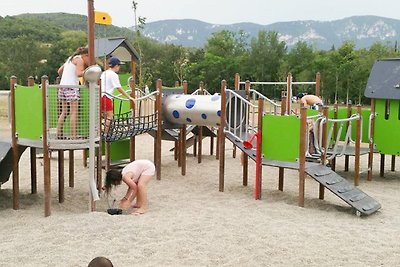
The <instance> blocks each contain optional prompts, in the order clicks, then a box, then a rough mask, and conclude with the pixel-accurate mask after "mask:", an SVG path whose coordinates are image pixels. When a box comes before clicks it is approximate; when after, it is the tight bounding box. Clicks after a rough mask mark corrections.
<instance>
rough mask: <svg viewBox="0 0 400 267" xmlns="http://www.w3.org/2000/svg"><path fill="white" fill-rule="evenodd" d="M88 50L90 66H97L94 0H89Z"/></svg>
mask: <svg viewBox="0 0 400 267" xmlns="http://www.w3.org/2000/svg"><path fill="white" fill-rule="evenodd" d="M87 4H88V7H87V9H88V18H87V22H88V23H87V25H88V50H89V64H90V65H94V64H96V59H95V54H94V0H88V1H87Z"/></svg>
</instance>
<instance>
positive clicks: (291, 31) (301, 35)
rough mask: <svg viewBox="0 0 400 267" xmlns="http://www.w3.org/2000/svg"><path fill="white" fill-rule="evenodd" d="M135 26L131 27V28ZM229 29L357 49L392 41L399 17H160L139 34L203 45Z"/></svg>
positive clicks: (398, 28) (319, 46)
mask: <svg viewBox="0 0 400 267" xmlns="http://www.w3.org/2000/svg"><path fill="white" fill-rule="evenodd" d="M132 29H134V28H132ZM222 30H229V31H231V32H235V33H238V32H239V31H243V32H244V33H246V34H247V35H248V38H249V40H250V39H251V38H253V37H257V34H258V32H259V31H261V30H265V31H274V32H277V33H278V36H279V39H280V40H281V41H285V42H286V44H287V46H288V47H289V48H290V47H291V46H293V45H294V44H296V43H297V42H298V41H305V42H307V43H308V44H310V45H312V46H313V47H315V48H316V49H322V50H327V49H331V48H332V47H333V46H334V47H340V46H341V44H343V42H345V41H351V42H354V43H355V45H356V48H357V49H360V48H368V47H370V46H371V45H372V44H374V43H376V42H381V43H384V44H388V45H393V46H394V45H395V44H396V43H397V42H396V41H397V39H398V35H399V33H400V20H396V19H391V18H385V17H377V16H354V17H348V18H344V19H340V20H333V21H314V20H304V21H290V22H278V23H273V24H269V25H260V24H255V23H236V24H229V25H222V24H210V23H206V22H202V21H198V20H193V19H182V20H172V19H171V20H161V21H156V22H149V23H146V25H145V26H144V29H143V31H142V34H143V35H145V36H147V37H149V38H152V39H155V40H157V41H159V42H163V43H170V44H176V45H182V46H187V47H202V46H204V44H205V43H206V42H207V39H208V38H209V37H210V36H211V34H212V33H214V32H218V31H222Z"/></svg>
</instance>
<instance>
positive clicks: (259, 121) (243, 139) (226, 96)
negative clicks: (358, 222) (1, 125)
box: [0, 1, 398, 216]
mask: <svg viewBox="0 0 400 267" xmlns="http://www.w3.org/2000/svg"><path fill="white" fill-rule="evenodd" d="M89 2H90V1H89ZM88 9H89V16H88V25H89V42H88V43H89V57H90V59H91V64H94V62H95V57H96V56H95V51H96V53H97V51H100V52H99V53H100V55H97V56H99V57H104V58H105V59H106V58H107V57H108V56H109V55H111V54H113V55H116V56H118V57H120V58H121V59H122V61H128V60H124V59H123V57H125V56H128V57H129V56H130V57H131V58H130V60H131V72H132V73H131V74H132V75H131V76H132V77H135V73H134V69H135V61H136V60H137V59H138V58H137V54H135V53H134V50H132V49H131V47H129V45H128V44H127V43H124V42H123V41H122V42H121V40H119V39H118V38H116V39H109V40H108V41H110V42H113V44H114V45H112V46H111V47H108V46H107V44H108V43H110V42H107V41H106V42H105V43H102V42H98V43H97V44H95V42H94V31H93V28H92V27H91V26H93V24H94V23H93V19H94V18H93V7H92V6H90V5H89V8H88ZM116 44H117V45H116ZM96 45H97V48H96V49H95V46H96ZM115 46H117V48H116V47H115ZM120 47H122V48H120ZM102 48H103V50H101V49H102ZM130 50H131V51H130ZM132 53H133V54H132ZM106 64H107V63H106ZM94 80H95V79H92V82H91V83H90V85H91V87H92V89H93V90H90V91H93V93H94V97H92V96H91V97H88V96H84V97H83V99H85V98H86V99H87V103H88V104H87V106H89V107H90V108H88V109H87V110H86V112H84V114H88V113H89V114H90V116H89V117H90V119H87V123H86V125H85V126H83V127H81V128H80V130H79V131H78V132H79V138H78V139H76V140H68V139H66V140H62V139H61V140H60V139H58V138H57V134H54V133H55V132H54V126H55V125H54V120H51V119H50V121H48V119H49V118H56V117H57V116H56V114H57V107H58V103H57V101H56V100H55V94H54V92H55V91H56V89H57V88H58V86H57V85H49V84H48V83H47V81H46V78H45V77H43V79H42V85H41V89H40V90H41V92H40V90H32V92H29V91H28V90H15V89H16V88H18V87H19V86H17V85H16V84H15V79H12V81H14V82H12V83H11V86H10V87H11V99H12V101H11V103H12V110H11V114H12V136H13V140H12V146H7V144H5V145H4V144H2V143H0V144H1V146H2V147H5V150H7V153H5V155H4V156H3V155H0V156H1V157H0V159H1V160H0V164H3V163H4V164H5V163H7V160H4V159H9V158H10V157H11V158H12V166H13V172H12V173H13V207H14V209H18V207H19V203H18V157H19V156H20V155H21V153H22V152H23V150H24V149H25V148H27V147H30V149H31V168H32V173H34V169H35V168H36V163H35V159H34V158H35V157H34V156H32V155H35V154H36V153H35V149H36V148H42V149H43V153H44V155H45V157H44V173H45V177H44V180H45V216H48V215H50V197H51V194H50V172H49V170H50V161H49V151H50V150H56V151H58V155H59V201H60V202H62V201H63V189H62V187H63V183H64V181H63V172H62V171H60V170H62V169H63V152H64V150H69V151H70V167H71V159H72V166H73V152H72V154H71V151H73V150H76V149H84V150H85V151H86V149H87V148H90V149H91V152H90V153H89V154H90V155H91V159H90V169H91V170H90V173H91V174H93V177H90V178H89V182H90V187H91V194H90V200H91V201H90V206H91V210H93V209H94V208H95V205H94V202H93V201H92V200H95V199H96V198H97V197H98V194H97V191H96V190H97V189H96V185H95V182H96V180H95V178H94V176H95V175H97V188H98V187H99V186H101V185H100V184H99V183H100V182H101V171H100V170H101V161H102V159H101V153H100V151H101V147H102V144H103V143H102V142H100V138H102V139H103V140H104V141H105V154H106V168H108V167H109V166H110V162H107V160H109V159H110V153H111V150H112V148H111V143H113V144H117V143H118V142H119V141H124V140H125V142H126V140H129V141H128V142H129V150H128V151H129V160H134V159H135V136H136V135H138V134H142V133H150V132H152V131H153V132H154V137H155V138H154V162H155V165H156V172H157V179H161V141H162V140H163V138H162V134H163V131H164V130H165V129H169V128H170V129H180V130H179V133H178V136H177V138H176V139H175V143H176V144H177V146H176V148H178V149H179V152H176V150H175V152H176V153H177V155H178V156H179V160H178V164H180V165H181V167H182V174H183V175H184V174H185V170H186V161H185V157H186V148H187V146H186V141H187V140H186V134H187V131H188V129H190V126H187V125H197V126H199V127H204V126H210V127H215V128H217V129H218V141H217V158H218V159H219V162H220V167H219V190H220V191H224V169H225V138H227V139H228V140H230V141H231V142H232V143H233V144H234V145H235V146H237V147H239V149H241V150H242V151H243V152H244V159H243V162H244V164H243V185H247V179H248V177H247V176H248V175H247V171H248V158H249V157H250V158H251V159H253V160H254V161H255V162H256V179H255V181H256V182H255V198H256V199H260V198H261V188H262V166H272V167H278V168H279V190H283V184H284V169H285V168H288V169H295V170H298V171H299V206H304V188H305V175H307V174H308V175H309V176H311V177H312V178H313V179H315V180H316V181H317V182H319V184H320V190H319V198H320V199H323V198H324V188H328V189H329V190H330V191H331V192H333V193H334V194H335V195H337V196H338V197H340V198H341V199H343V200H344V201H345V202H346V203H348V204H349V205H350V206H352V207H353V208H354V209H355V210H356V211H357V213H358V214H364V215H369V214H371V213H373V212H375V211H376V210H378V209H379V208H380V204H379V203H378V202H376V201H375V200H374V199H372V198H371V197H370V196H368V195H367V194H365V193H363V192H361V191H360V190H359V189H357V188H356V187H355V186H353V185H351V184H350V183H349V182H347V180H345V179H344V178H342V177H340V176H339V175H337V174H336V173H335V172H334V171H333V170H331V169H330V168H328V167H326V166H325V164H326V162H327V160H332V162H333V163H334V160H335V157H336V156H337V155H339V154H343V155H344V154H346V152H345V151H347V148H348V146H347V145H348V144H349V143H351V141H352V137H351V136H352V134H353V129H354V128H356V130H355V141H354V143H355V146H354V151H355V152H354V153H353V154H354V155H355V161H356V164H355V166H358V167H359V155H360V140H361V138H362V133H361V117H362V116H361V110H360V108H357V110H356V112H355V113H356V114H355V116H348V117H346V118H341V119H339V118H330V117H329V115H328V114H329V113H328V110H327V108H323V110H322V111H323V112H321V113H318V114H309V115H308V114H307V110H306V109H305V108H301V110H300V114H298V115H297V116H294V115H292V113H293V112H292V104H291V103H292V102H291V98H292V96H293V90H292V85H296V84H309V85H316V95H317V96H319V95H320V92H319V86H320V76H319V74H317V76H316V81H315V82H305V83H298V82H293V80H292V77H291V75H290V74H289V75H288V77H287V81H286V83H281V82H278V83H268V82H264V84H286V86H287V90H286V91H285V92H286V93H284V94H282V104H281V105H277V104H276V103H274V101H271V100H270V99H268V98H266V97H265V96H263V95H262V94H260V93H259V92H257V91H256V90H252V89H251V88H250V87H251V84H256V83H254V82H253V83H251V82H249V81H246V82H245V83H244V84H245V90H239V87H240V84H243V83H241V82H240V78H239V76H238V77H237V78H236V77H235V90H229V89H227V85H226V82H225V81H222V82H221V93H220V95H213V96H210V95H203V94H198V95H196V94H194V95H190V96H189V95H185V94H183V93H182V92H173V91H172V90H171V91H169V92H168V91H167V90H162V82H161V80H158V81H157V83H156V91H155V92H153V93H152V94H150V95H146V96H139V97H137V99H136V100H137V105H136V106H135V105H133V104H131V103H128V102H127V101H125V100H124V99H122V98H120V97H119V96H114V108H115V109H116V108H117V109H118V111H117V112H116V110H115V109H114V112H115V114H117V115H116V116H115V117H114V118H113V119H112V120H111V121H109V123H110V125H111V127H110V130H109V131H107V132H105V133H104V134H103V135H101V134H100V131H101V129H102V127H103V126H104V125H103V126H102V124H101V122H100V113H99V112H98V113H96V110H97V111H99V108H96V106H95V103H96V101H97V103H98V101H99V96H100V93H99V92H98V87H97V86H96V85H95V83H94ZM259 84H262V83H259ZM129 87H130V88H135V80H134V79H130V82H129ZM185 87H186V89H185ZM183 88H184V89H183V90H184V91H185V90H186V92H187V83H184V84H183ZM80 89H82V91H85V90H86V89H87V88H86V87H85V86H82V87H80ZM95 90H97V93H95ZM22 91H23V92H24V93H23V94H30V93H33V94H36V96H33V95H32V96H26V95H24V98H27V97H29V99H42V102H41V103H40V104H39V105H38V104H36V105H33V108H31V109H27V106H26V105H25V106H24V105H22V104H18V101H19V100H18V99H22V98H21V97H20V96H18V94H19V93H20V92H22ZM38 91H39V92H40V93H41V97H38V95H40V94H39V92H38ZM51 91H53V93H47V92H51ZM27 92H29V93H27ZM167 92H168V93H167ZM131 95H132V96H133V97H136V96H137V94H136V92H135V90H131ZM96 98H97V100H96ZM89 100H90V101H89ZM118 101H119V104H117V103H116V102H118ZM83 102H84V101H83ZM266 104H267V106H269V109H268V108H266V107H265V105H266ZM83 106H84V105H83ZM387 106H388V104H386V105H385V107H386V111H385V117H387V116H386V114H388V112H387V110H388V109H390V110H392V108H387ZM51 107H52V108H51ZM397 108H398V104H397ZM25 109H27V110H29V111H26V110H25ZM37 110H39V111H41V112H37ZM390 113H391V112H390ZM24 114H25V116H27V114H29V116H38V114H41V115H42V116H38V119H39V122H40V123H38V125H39V126H41V127H39V129H40V130H35V131H29V130H30V129H26V128H24V124H23V123H21V121H19V122H18V120H17V118H24ZM164 114H165V116H164ZM80 117H82V116H80ZM84 117H85V116H83V118H84ZM94 118H97V119H98V121H97V122H96V121H95V120H94ZM373 119H374V118H372V119H371V121H373ZM307 120H313V121H314V125H317V126H316V127H315V128H314V139H313V140H314V143H315V144H316V150H317V152H318V153H310V151H308V149H307V148H308V147H309V143H310V141H311V138H309V137H308V134H307V132H308V131H307ZM83 121H85V120H82V122H83ZM52 123H53V124H52ZM104 123H106V122H104V121H103V124H104ZM338 123H340V124H341V125H340V126H337V125H338ZM352 123H356V127H352V126H351V125H352ZM89 124H90V126H89ZM168 125H170V126H168ZM172 125H173V126H172ZM329 125H330V128H329V129H332V130H329V131H328V127H329ZM343 125H346V127H344V126H343ZM68 127H71V126H68V123H67V128H66V129H68ZM188 127H189V128H188ZM337 127H339V129H342V128H343V127H344V128H346V130H345V131H343V134H342V133H341V130H339V131H338V132H337V131H336V128H337ZM200 129H201V128H200ZM289 129H290V130H289ZM371 129H374V128H373V127H372V128H371ZM373 131H374V130H371V131H367V132H368V133H371V136H373ZM202 133H203V130H199V136H200V135H201V134H202ZM343 136H344V137H343ZM343 138H344V139H343ZM371 138H372V137H369V138H367V139H368V140H371ZM25 139H26V140H25ZM201 139H202V138H199V140H201ZM378 140H379V138H378ZM339 141H342V142H343V147H342V150H340V149H339V147H338V144H339ZM122 144H123V145H122V146H124V145H126V143H125V144H124V143H122ZM370 146H371V144H370ZM199 147H201V143H199ZM252 147H255V149H254V148H252ZM10 148H11V151H12V154H11V156H10V153H8V151H9V150H10ZM95 149H97V152H96V153H95V152H94V150H95ZM117 150H118V148H117ZM211 151H212V150H211ZM338 151H342V152H340V153H338ZM371 151H372V150H371ZM381 151H382V152H384V151H383V150H381ZM371 153H372V152H370V156H371ZM391 153H392V151H391ZM2 154H3V153H2ZM389 154H390V153H389ZM95 155H96V158H97V164H95V161H94V157H95ZM392 155H393V154H392ZM397 155H398V152H397ZM307 158H308V159H312V160H314V161H317V162H307V161H306V159H307ZM357 161H358V163H357ZM369 162H370V161H369ZM371 163H372V161H371ZM72 168H73V167H72ZM96 168H97V169H96ZM2 170H3V169H2ZM369 170H372V167H371V168H369ZM72 173H73V172H72ZM356 173H358V170H357V167H356ZM70 175H71V171H70ZM0 178H1V177H0ZM70 178H71V177H70ZM32 181H33V182H35V184H36V176H34V175H33V176H32ZM70 181H71V179H70ZM354 183H355V185H358V178H355V180H354ZM34 191H35V192H36V189H35V185H34V183H32V192H34Z"/></svg>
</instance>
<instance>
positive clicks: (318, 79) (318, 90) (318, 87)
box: [315, 72, 321, 98]
mask: <svg viewBox="0 0 400 267" xmlns="http://www.w3.org/2000/svg"><path fill="white" fill-rule="evenodd" d="M315 95H316V96H318V97H319V98H321V73H319V72H317V75H316V76H315Z"/></svg>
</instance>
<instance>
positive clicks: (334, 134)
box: [331, 102, 339, 171]
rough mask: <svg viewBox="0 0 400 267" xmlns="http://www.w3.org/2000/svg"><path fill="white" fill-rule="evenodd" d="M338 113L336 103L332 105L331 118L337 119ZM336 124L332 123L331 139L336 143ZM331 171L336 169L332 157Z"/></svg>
mask: <svg viewBox="0 0 400 267" xmlns="http://www.w3.org/2000/svg"><path fill="white" fill-rule="evenodd" d="M338 112H339V106H338V103H337V102H336V103H335V104H334V105H333V118H334V119H337V118H338ZM337 134H338V133H337V123H336V122H333V139H334V140H335V141H336V137H337ZM331 169H332V170H333V171H335V169H336V157H333V158H332V161H331Z"/></svg>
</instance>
